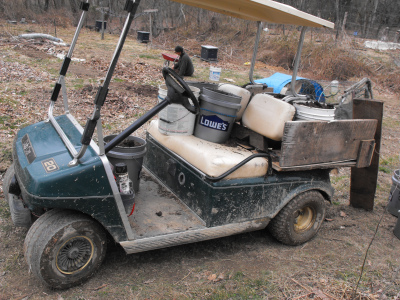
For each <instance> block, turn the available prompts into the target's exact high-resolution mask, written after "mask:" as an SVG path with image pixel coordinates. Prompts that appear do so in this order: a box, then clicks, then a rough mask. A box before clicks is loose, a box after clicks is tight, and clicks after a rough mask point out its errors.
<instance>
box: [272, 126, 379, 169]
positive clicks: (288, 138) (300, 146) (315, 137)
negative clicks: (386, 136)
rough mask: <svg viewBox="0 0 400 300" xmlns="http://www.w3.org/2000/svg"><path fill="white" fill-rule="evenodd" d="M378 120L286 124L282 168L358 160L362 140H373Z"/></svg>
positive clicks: (281, 159)
mask: <svg viewBox="0 0 400 300" xmlns="http://www.w3.org/2000/svg"><path fill="white" fill-rule="evenodd" d="M376 126H377V121H376V120H337V121H331V122H327V121H292V122H286V124H285V129H284V135H283V140H282V148H281V149H282V154H281V158H280V161H279V163H280V165H281V166H282V167H291V166H299V165H310V164H318V163H327V162H337V161H347V160H357V157H358V151H359V148H360V143H361V140H370V139H373V137H374V134H375V130H376Z"/></svg>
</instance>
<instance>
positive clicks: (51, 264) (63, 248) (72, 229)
mask: <svg viewBox="0 0 400 300" xmlns="http://www.w3.org/2000/svg"><path fill="white" fill-rule="evenodd" d="M106 248H107V236H106V233H105V231H104V229H103V227H102V226H101V225H100V224H99V223H97V222H96V221H95V220H94V219H92V218H91V217H89V216H86V215H84V214H82V213H79V212H75V211H67V210H59V209H53V210H51V211H49V212H46V213H45V214H44V215H42V216H41V217H40V218H39V219H38V220H37V221H36V222H35V223H34V224H33V226H32V227H31V228H30V230H29V231H28V234H27V236H26V239H25V244H24V250H25V258H26V261H27V263H28V265H29V268H30V269H31V270H32V273H33V274H35V275H36V276H37V277H38V278H39V279H40V280H41V281H42V282H43V283H45V284H46V285H48V286H50V287H51V288H55V289H66V288H70V287H72V286H75V285H79V284H81V283H83V282H84V281H86V280H87V279H89V278H90V277H91V276H92V275H93V274H94V272H95V271H96V270H97V269H98V268H99V266H100V265H101V263H102V262H103V260H104V257H105V255H106Z"/></svg>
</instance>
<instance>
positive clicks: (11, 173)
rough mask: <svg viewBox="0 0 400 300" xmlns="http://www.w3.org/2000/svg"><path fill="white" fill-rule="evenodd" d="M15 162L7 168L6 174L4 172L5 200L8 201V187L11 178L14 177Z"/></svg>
mask: <svg viewBox="0 0 400 300" xmlns="http://www.w3.org/2000/svg"><path fill="white" fill-rule="evenodd" d="M14 174H15V173H14V163H12V164H11V166H10V167H9V168H8V169H7V171H6V174H4V179H3V194H4V200H6V201H7V202H8V195H9V193H8V189H9V188H10V184H11V179H12V178H13V177H14Z"/></svg>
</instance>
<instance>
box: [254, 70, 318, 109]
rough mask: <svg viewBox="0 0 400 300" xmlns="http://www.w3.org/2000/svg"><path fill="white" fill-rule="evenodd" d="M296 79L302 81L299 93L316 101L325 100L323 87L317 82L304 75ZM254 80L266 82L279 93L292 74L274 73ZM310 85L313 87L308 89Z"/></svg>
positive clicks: (289, 80) (290, 79) (290, 80)
mask: <svg viewBox="0 0 400 300" xmlns="http://www.w3.org/2000/svg"><path fill="white" fill-rule="evenodd" d="M296 80H301V81H302V82H303V84H302V87H301V89H300V92H299V94H302V95H310V96H311V97H312V98H314V99H315V100H317V101H318V102H325V95H324V89H323V87H322V86H321V85H320V84H319V83H318V82H316V81H313V80H310V79H307V78H304V77H296ZM255 82H256V83H263V84H266V85H267V86H268V87H271V88H273V89H274V93H276V94H279V93H280V92H281V90H282V89H283V88H284V87H285V85H287V84H288V83H290V82H292V76H291V75H287V74H283V73H275V74H273V75H272V76H270V77H267V78H263V79H257V80H255ZM310 86H312V87H313V88H311V89H310V88H309V87H310Z"/></svg>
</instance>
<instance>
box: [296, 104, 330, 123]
mask: <svg viewBox="0 0 400 300" xmlns="http://www.w3.org/2000/svg"><path fill="white" fill-rule="evenodd" d="M293 106H294V107H295V108H296V116H295V120H300V121H317V120H322V121H333V120H334V119H335V109H336V108H333V109H325V108H317V107H308V106H305V105H300V104H297V103H293Z"/></svg>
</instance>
